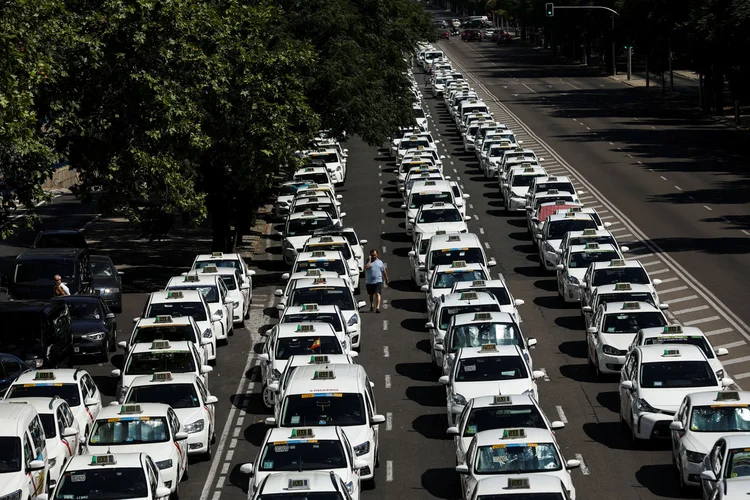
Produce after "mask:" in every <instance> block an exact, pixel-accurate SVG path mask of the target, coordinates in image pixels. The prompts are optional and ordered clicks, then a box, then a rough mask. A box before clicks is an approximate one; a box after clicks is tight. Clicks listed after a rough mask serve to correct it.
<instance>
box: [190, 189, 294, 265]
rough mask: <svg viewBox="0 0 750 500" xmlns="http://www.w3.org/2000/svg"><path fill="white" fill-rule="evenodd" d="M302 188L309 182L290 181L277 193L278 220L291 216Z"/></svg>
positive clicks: (275, 203)
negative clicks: (293, 203) (291, 209)
mask: <svg viewBox="0 0 750 500" xmlns="http://www.w3.org/2000/svg"><path fill="white" fill-rule="evenodd" d="M301 186H307V182H306V181H289V182H285V183H284V184H282V185H281V186H279V190H278V192H277V193H276V201H275V202H274V204H273V208H274V210H273V212H274V215H275V216H276V218H277V219H284V218H285V217H286V216H287V215H289V207H290V206H291V205H292V201H294V196H295V195H296V194H297V189H299V188H300V187H301ZM193 266H195V264H193Z"/></svg>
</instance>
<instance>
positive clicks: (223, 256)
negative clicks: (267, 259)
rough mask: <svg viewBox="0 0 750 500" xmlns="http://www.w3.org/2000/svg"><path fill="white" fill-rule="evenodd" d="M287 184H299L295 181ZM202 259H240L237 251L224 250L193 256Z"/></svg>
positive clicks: (198, 260)
mask: <svg viewBox="0 0 750 500" xmlns="http://www.w3.org/2000/svg"><path fill="white" fill-rule="evenodd" d="M287 184H299V183H296V182H293V183H287ZM204 260H240V254H238V253H225V252H214V253H202V254H198V255H197V256H196V257H195V261H196V262H201V261H204Z"/></svg>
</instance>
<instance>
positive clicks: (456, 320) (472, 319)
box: [453, 311, 515, 326]
mask: <svg viewBox="0 0 750 500" xmlns="http://www.w3.org/2000/svg"><path fill="white" fill-rule="evenodd" d="M480 314H481V315H482V316H480V318H482V319H477V315H480ZM484 318H487V319H484ZM477 323H515V320H514V319H513V316H511V315H510V314H508V313H504V312H496V311H492V312H481V313H461V314H456V315H454V316H453V326H460V325H473V324H477Z"/></svg>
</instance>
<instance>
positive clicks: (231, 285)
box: [201, 266, 252, 328]
mask: <svg viewBox="0 0 750 500" xmlns="http://www.w3.org/2000/svg"><path fill="white" fill-rule="evenodd" d="M201 275H208V276H211V275H216V276H218V277H219V278H221V280H222V281H223V282H224V286H226V287H227V300H228V301H231V302H232V304H233V307H232V322H233V323H234V325H235V326H237V327H238V328H242V327H244V326H245V323H244V320H246V319H248V318H249V317H250V301H251V300H252V296H251V295H250V294H249V288H248V287H247V286H245V281H244V280H245V279H244V278H243V277H242V273H241V272H240V270H239V269H234V268H226V267H216V266H204V267H203V269H202V270H201Z"/></svg>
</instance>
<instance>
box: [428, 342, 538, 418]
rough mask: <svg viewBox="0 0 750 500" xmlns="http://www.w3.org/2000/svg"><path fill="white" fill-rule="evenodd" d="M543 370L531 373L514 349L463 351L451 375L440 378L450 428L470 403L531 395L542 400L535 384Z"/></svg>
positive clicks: (492, 347)
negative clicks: (490, 396) (494, 396)
mask: <svg viewBox="0 0 750 500" xmlns="http://www.w3.org/2000/svg"><path fill="white" fill-rule="evenodd" d="M542 377H544V372H542V371H541V370H535V371H532V370H531V367H530V366H529V364H528V363H527V362H526V359H525V358H524V356H523V353H522V352H521V350H520V349H519V348H518V346H515V345H501V346H499V345H496V344H484V345H482V346H480V347H478V348H477V347H464V348H462V349H459V351H458V352H457V353H456V360H455V362H454V364H453V369H452V370H451V372H450V374H449V375H443V376H442V377H440V379H439V380H440V383H441V384H443V385H445V386H446V387H447V397H446V408H447V415H448V426H453V425H455V424H456V421H457V418H458V416H459V415H460V414H461V412H462V411H463V410H464V407H465V406H466V404H467V403H468V401H469V400H470V399H472V398H476V397H479V396H486V395H488V394H499V395H504V394H528V395H530V396H531V397H533V398H535V399H536V400H537V401H538V400H539V396H538V394H539V391H538V390H537V386H536V380H538V379H540V378H542Z"/></svg>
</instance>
